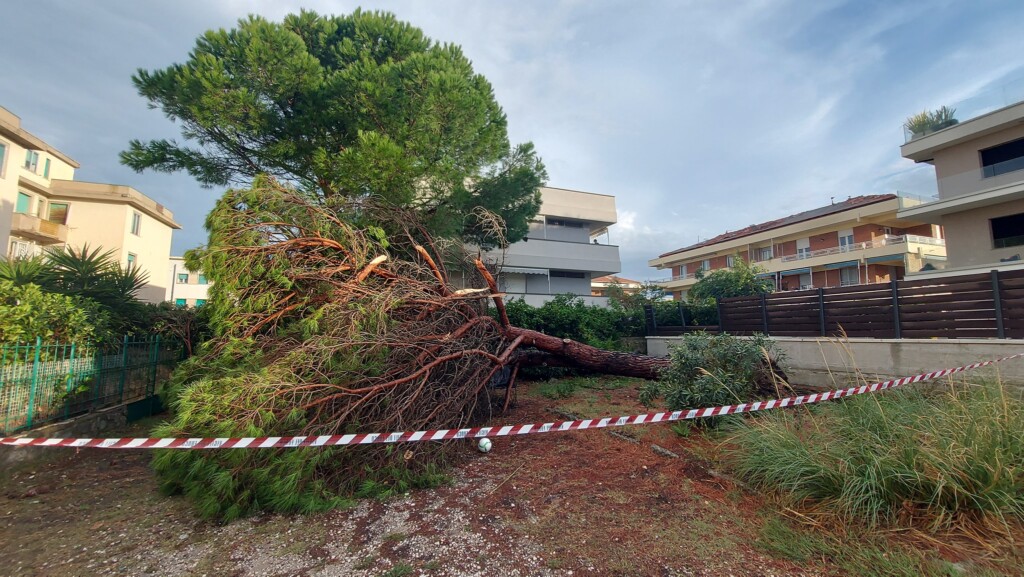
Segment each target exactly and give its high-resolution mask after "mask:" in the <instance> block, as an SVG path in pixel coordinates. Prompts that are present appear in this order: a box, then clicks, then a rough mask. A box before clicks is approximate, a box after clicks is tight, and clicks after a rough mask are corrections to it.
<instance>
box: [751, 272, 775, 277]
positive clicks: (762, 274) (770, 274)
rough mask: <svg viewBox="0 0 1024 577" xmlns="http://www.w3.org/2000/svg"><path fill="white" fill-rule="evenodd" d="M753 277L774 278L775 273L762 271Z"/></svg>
mask: <svg viewBox="0 0 1024 577" xmlns="http://www.w3.org/2000/svg"><path fill="white" fill-rule="evenodd" d="M754 278H775V273H773V272H763V273H761V274H756V275H754Z"/></svg>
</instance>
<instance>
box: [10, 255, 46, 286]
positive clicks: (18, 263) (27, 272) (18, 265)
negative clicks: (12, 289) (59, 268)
mask: <svg viewBox="0 0 1024 577" xmlns="http://www.w3.org/2000/svg"><path fill="white" fill-rule="evenodd" d="M51 274H52V267H50V266H49V262H48V261H47V260H46V259H45V258H43V257H42V256H32V257H18V258H8V259H6V260H0V280H5V281H9V282H11V283H13V284H14V285H15V286H25V285H28V284H34V285H40V286H43V285H45V284H46V283H47V281H48V280H49V278H50V276H51Z"/></svg>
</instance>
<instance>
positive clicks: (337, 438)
mask: <svg viewBox="0 0 1024 577" xmlns="http://www.w3.org/2000/svg"><path fill="white" fill-rule="evenodd" d="M1019 357H1024V353H1018V354H1015V355H1010V356H1008V357H1003V358H1001V359H995V360H991V361H981V362H977V363H973V364H970V365H966V366H962V367H956V368H954V369H943V370H941V371H932V372H930V373H922V374H920V375H914V376H912V377H903V378H900V379H892V380H888V381H882V382H879V383H872V384H870V385H862V386H860V387H850V388H848V389H834V390H831V391H828V392H825V393H814V394H812V395H800V396H797V397H785V398H782V399H772V400H770V401H757V402H753V403H741V404H739V405H724V406H720V407H707V408H704V409H689V410H684V411H673V412H671V413H666V412H661V413H644V414H640V415H626V416H622V417H618V418H616V417H605V418H601V419H580V420H576V421H555V422H552V423H544V424H541V425H537V424H530V425H504V426H495V427H472V428H468V429H441V430H437V431H406V432H394V433H368V434H366V433H364V434H349V435H320V436H294V437H244V438H216V439H212V438H191V439H182V438H168V439H145V438H136V439H132V438H121V439H56V438H55V439H46V438H30V437H0V445H12V446H16V447H25V446H33V447H96V448H101V449H271V448H292V447H333V446H341V445H368V444H377V443H404V442H416V441H446V440H450V439H467V438H480V437H488V436H494V437H507V436H512V435H534V434H539V433H555V432H560V431H578V430H583V429H602V428H605V427H623V426H627V425H647V424H652V423H663V422H671V421H681V420H691V419H703V418H705V417H718V416H721V415H734V414H737V413H752V412H754V411H767V410H769V409H781V408H784V407H795V406H798V405H808V404H812V403H820V402H823V401H830V400H834V399H839V398H841V397H849V396H853V395H862V394H864V393H873V392H875V391H881V390H886V389H893V388H896V387H899V386H901V385H906V384H910V383H919V382H922V381H930V380H932V379H937V378H941V377H945V376H948V375H952V374H956V373H961V372H964V371H969V370H972V369H977V368H979V367H984V366H988V365H993V364H995V363H1001V362H1003V361H1008V360H1010V359H1016V358H1019Z"/></svg>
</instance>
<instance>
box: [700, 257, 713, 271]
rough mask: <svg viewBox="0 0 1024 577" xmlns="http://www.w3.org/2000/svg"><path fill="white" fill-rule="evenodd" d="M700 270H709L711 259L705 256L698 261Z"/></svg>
mask: <svg viewBox="0 0 1024 577" xmlns="http://www.w3.org/2000/svg"><path fill="white" fill-rule="evenodd" d="M700 270H711V259H709V258H706V259H704V260H702V261H700Z"/></svg>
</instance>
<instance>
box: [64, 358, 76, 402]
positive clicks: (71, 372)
mask: <svg viewBox="0 0 1024 577" xmlns="http://www.w3.org/2000/svg"><path fill="white" fill-rule="evenodd" d="M74 383H75V343H71V358H70V359H68V390H67V397H66V398H65V399H64V418H65V419H66V418H68V416H69V415H70V414H71V390H72V389H73V388H74Z"/></svg>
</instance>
